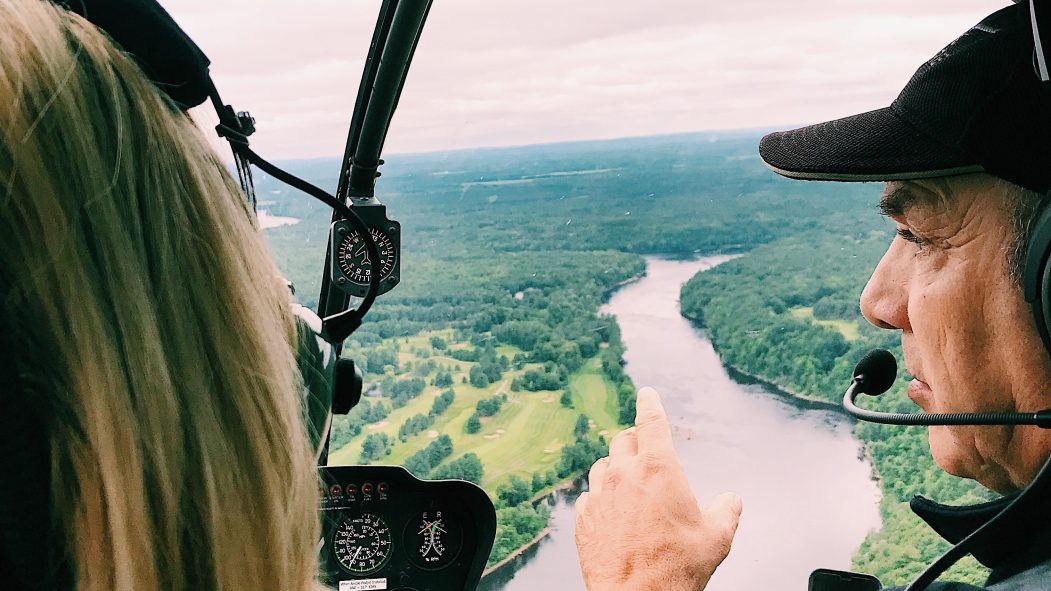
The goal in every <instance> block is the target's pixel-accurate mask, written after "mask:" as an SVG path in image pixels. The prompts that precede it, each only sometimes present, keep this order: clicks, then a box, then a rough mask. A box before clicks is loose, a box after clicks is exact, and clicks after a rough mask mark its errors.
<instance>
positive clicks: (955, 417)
mask: <svg viewBox="0 0 1051 591" xmlns="http://www.w3.org/2000/svg"><path fill="white" fill-rule="evenodd" d="M897 373H898V364H897V362H896V361H895V360H894V355H892V354H891V353H890V351H887V350H885V349H873V350H872V351H869V352H868V353H867V354H865V356H864V357H862V358H861V361H859V362H858V364H857V365H856V366H855V367H854V379H853V380H852V381H851V384H850V387H849V388H847V391H846V393H845V394H844V395H843V408H844V409H846V411H847V412H848V413H850V414H851V415H853V416H854V417H855V418H858V419H861V420H863V421H869V422H871V423H881V424H884V425H926V426H932V425H1036V426H1038V427H1042V428H1044V429H1051V409H1044V410H1041V411H1039V412H977V413H975V412H965V413H890V412H877V411H871V410H865V409H863V408H858V407H857V406H856V405H855V404H854V400H855V399H856V398H857V397H858V395H859V394H868V395H869V396H878V395H880V394H882V393H884V392H886V391H887V389H888V388H890V386H891V384H893V383H894V378H895V377H896V376H897Z"/></svg>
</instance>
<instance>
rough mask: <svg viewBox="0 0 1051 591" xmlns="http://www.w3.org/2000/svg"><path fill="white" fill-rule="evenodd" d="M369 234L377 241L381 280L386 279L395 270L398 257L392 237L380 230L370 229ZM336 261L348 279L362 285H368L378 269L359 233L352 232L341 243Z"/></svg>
mask: <svg viewBox="0 0 1051 591" xmlns="http://www.w3.org/2000/svg"><path fill="white" fill-rule="evenodd" d="M369 234H371V235H372V239H373V240H375V242H376V250H378V251H379V255H380V261H379V265H378V269H379V271H378V272H379V274H380V278H381V279H386V278H387V276H388V275H390V274H391V272H392V271H393V270H394V263H395V258H396V257H397V253H396V252H395V249H394V244H393V242H392V241H391V239H390V237H389V236H387V235H386V234H385V233H383V232H382V231H381V230H379V229H378V228H369ZM336 260H337V261H338V263H339V269H340V270H341V271H342V272H343V274H344V275H346V277H347V279H349V280H350V281H352V282H354V283H357V284H360V285H368V283H369V280H370V279H371V277H372V273H373V271H374V270H375V269H376V268H377V265H374V264H373V261H372V260H371V257H369V252H368V248H366V247H365V239H364V238H363V237H362V235H361V233H360V232H357V231H352V232H350V233H349V234H347V235H346V236H344V237H343V239H342V240H341V241H340V242H339V248H338V249H337V251H336Z"/></svg>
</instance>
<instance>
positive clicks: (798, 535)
mask: <svg viewBox="0 0 1051 591" xmlns="http://www.w3.org/2000/svg"><path fill="white" fill-rule="evenodd" d="M646 261H647V273H646V275H645V277H644V278H642V279H639V280H636V281H634V282H633V283H631V284H630V285H627V286H625V287H624V288H623V289H621V290H619V291H617V292H616V293H615V294H614V296H613V297H612V298H611V300H610V303H609V305H608V306H605V307H604V309H603V310H602V311H601V313H604V314H610V315H612V316H613V317H614V318H615V319H616V320H617V323H618V325H619V326H620V328H621V331H622V340H623V342H624V345H625V347H626V351H625V354H624V360H625V366H624V370H625V372H626V373H627V374H628V376H629V377H630V378H631V379H632V380H633V382H634V383H635V385H636V386H640V387H641V386H653V387H655V388H656V389H657V390H658V391H659V392H660V393H661V396H662V399H663V400H664V403H665V408H666V409H667V411H668V416H669V420H670V422H671V427H672V434H673V440H674V442H675V446H676V450H677V451H678V453H679V457H680V460H681V463H682V466H683V470H684V473H685V474H686V475H687V478H688V480H689V482H690V485H691V488H692V489H693V491H694V494H695V495H696V497H697V499H698V501H700V502H702V503H705V502H707V501H708V500H709V499H710V498H712V497H714V496H715V495H716V494H718V493H721V492H723V491H725V490H733V491H735V492H738V493H739V494H740V495H741V496H742V497H743V498H744V500H745V513H744V516H743V519H742V522H741V527H740V529H739V530H738V536H737V539H736V540H735V542H734V550H733V552H731V555H730V558H729V559H728V560H727V562H726V563H724V565H723V566H722V567H721V568H720V569H719V571H718V572H717V573H716V577H714V578H713V579H712V581H711V583H710V584H709V587H708V589H709V591H750V590H752V589H761V588H764V586H766V585H768V584H769V575H770V573H777V576H778V580H785V581H795V582H798V585H800V586H802V587H801V588H805V585H806V580H807V577H808V576H809V572H810V571H811V570H813V569H814V568H818V567H825V568H840V569H849V568H850V564H851V555H852V553H853V550H854V549H855V548H857V547H858V545H859V544H860V543H861V541H862V540H863V539H864V537H865V535H866V533H868V531H869V530H870V529H873V528H876V527H878V526H879V524H880V517H879V512H878V502H879V490H878V488H877V487H876V486H875V483H873V481H872V480H871V466H870V465H869V464H868V463H867V462H865V461H864V459H863V458H862V459H859V457H858V455H859V454H858V452H859V449H860V448H861V444H860V442H859V441H858V440H857V439H856V438H855V437H854V435H853V423H852V422H850V421H848V420H846V419H845V417H844V416H843V415H842V414H841V413H840V412H839V411H838V409H835V408H832V407H830V406H828V405H827V403H824V404H823V405H821V406H820V407H817V406H816V405H811V404H810V403H809V402H807V403H802V402H801V401H799V400H798V399H794V398H791V397H789V396H785V395H784V394H783V393H780V394H779V393H774V392H771V391H770V388H768V387H764V386H762V385H760V384H757V383H755V382H754V381H753V380H743V381H745V382H747V383H740V382H739V381H737V380H735V378H734V376H733V375H731V374H730V372H729V370H727V368H725V367H724V366H723V364H722V362H721V359H720V358H719V356H718V355H717V354H716V353H715V351H714V348H713V347H712V346H711V343H710V341H708V340H707V339H706V338H705V333H704V332H703V331H699V330H697V328H696V327H695V326H694V325H693V324H692V323H690V322H689V321H688V320H687V319H685V318H684V317H683V316H682V315H681V314H680V313H679V306H678V301H677V300H678V295H679V289H680V288H681V285H682V284H683V282H685V281H686V280H688V279H689V278H690V277H692V276H693V275H694V274H696V273H697V272H699V271H702V270H705V269H707V268H710V267H712V266H714V265H715V264H717V263H718V262H721V261H720V259H718V258H703V259H700V260H690V261H668V260H665V259H658V258H655V257H647V258H646ZM556 496H558V497H559V498H558V500H554V501H552V500H550V499H548V500H544V501H542V502H547V503H549V505H550V503H551V502H554V506H553V507H552V510H551V519H550V522H549V528H548V529H549V531H547V532H546V535H544V536H542V537H539V539H536V540H533V541H532V543H531V545H530V546H529V548H527V549H525V550H523V551H522V552H521V553H520V554H519V556H518V557H517V558H516V559H514V560H511V561H509V562H507V563H505V564H502V565H501V566H500V568H498V569H493V570H491V571H489V575H488V576H487V577H485V578H484V579H483V580H482V584H481V585H480V586H479V591H533V590H535V589H546V590H549V591H582V590H583V589H584V584H583V580H582V578H581V575H580V572H579V571H580V567H579V564H578V563H577V555H576V548H575V543H574V539H573V530H574V521H575V519H574V517H575V511H574V507H573V504H574V501H575V496H574V495H573V493H572V492H571V491H567V492H566V493H564V494H562V495H556ZM786 542H788V543H786ZM793 586H795V583H793Z"/></svg>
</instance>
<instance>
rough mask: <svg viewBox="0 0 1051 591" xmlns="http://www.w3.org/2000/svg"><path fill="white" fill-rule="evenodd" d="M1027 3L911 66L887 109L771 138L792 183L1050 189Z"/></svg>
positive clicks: (768, 153)
mask: <svg viewBox="0 0 1051 591" xmlns="http://www.w3.org/2000/svg"><path fill="white" fill-rule="evenodd" d="M1033 39H1034V38H1033V27H1032V22H1031V20H1030V16H1029V5H1028V3H1027V2H1022V3H1019V4H1015V5H1012V6H1009V7H1007V8H1004V9H1002V10H999V11H997V12H994V13H993V14H991V15H989V16H988V17H986V18H985V20H983V21H982V22H980V23H978V24H977V25H975V26H974V28H972V29H970V30H969V31H967V32H966V33H964V34H963V35H962V36H960V37H959V38H958V39H956V40H955V41H953V42H952V43H950V44H949V45H948V46H947V47H946V48H945V49H943V50H942V51H941V52H940V53H938V55H936V56H934V57H933V58H932V59H931V60H930V61H928V62H927V63H925V64H923V65H922V66H920V69H919V70H917V71H916V73H915V74H914V75H913V77H912V79H911V80H909V83H908V84H907V85H906V86H905V88H904V89H903V90H902V91H901V94H900V95H898V98H897V99H895V100H894V102H893V103H891V105H890V107H887V108H884V109H877V110H875V111H869V112H867V113H862V114H860V115H854V116H852V117H846V118H843V119H837V120H835V121H828V122H825V123H819V124H817V125H810V126H808V127H803V128H800V129H794V130H792V131H783V132H776V133H771V134H769V135H767V136H766V137H764V138H763V139H762V141H761V142H760V143H759V155H760V156H761V157H762V159H763V161H764V162H765V163H766V165H767V166H769V167H770V168H772V169H773V170H774V171H776V172H778V173H780V174H782V175H784V176H787V177H791V178H797V179H813V180H829V181H888V180H900V179H918V178H929V177H938V176H949V175H956V174H965V173H971V172H982V171H984V172H988V173H990V174H992V175H995V176H998V177H1000V178H1002V179H1005V180H1007V181H1010V182H1012V183H1014V184H1016V185H1020V186H1022V187H1025V188H1027V189H1031V190H1033V191H1036V192H1038V193H1046V192H1047V191H1048V190H1049V189H1051V83H1044V82H1041V81H1040V78H1039V75H1038V72H1037V69H1036V67H1037V66H1036V62H1035V57H1034V55H1035V54H1034V50H1033V48H1034V40H1033Z"/></svg>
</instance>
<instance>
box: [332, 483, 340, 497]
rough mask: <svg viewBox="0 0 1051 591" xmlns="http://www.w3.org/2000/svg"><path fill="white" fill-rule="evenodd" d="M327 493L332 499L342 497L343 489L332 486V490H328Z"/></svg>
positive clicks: (338, 486)
mask: <svg viewBox="0 0 1051 591" xmlns="http://www.w3.org/2000/svg"><path fill="white" fill-rule="evenodd" d="M328 491H329V493H330V494H331V495H332V496H334V497H339V496H343V487H341V486H340V485H338V484H333V485H332V488H330V489H329V490H328Z"/></svg>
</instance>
